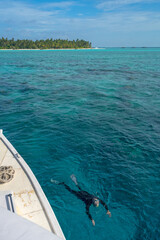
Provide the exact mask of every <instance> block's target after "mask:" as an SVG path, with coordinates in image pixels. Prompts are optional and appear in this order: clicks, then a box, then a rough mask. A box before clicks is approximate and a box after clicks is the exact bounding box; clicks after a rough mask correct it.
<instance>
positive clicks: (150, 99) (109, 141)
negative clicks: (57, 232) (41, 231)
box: [0, 49, 160, 240]
mask: <svg viewBox="0 0 160 240" xmlns="http://www.w3.org/2000/svg"><path fill="white" fill-rule="evenodd" d="M159 66H160V50H159V49H139V50H136V49H128V50H127V49H117V50H115V49H108V50H95V51H94V50H90V51H89V50H88V51H87V50H84V51H78V50H77V51H76V50H75V51H0V73H1V74H0V99H1V104H0V128H2V129H4V134H5V135H6V136H7V138H8V139H9V140H10V141H11V143H12V144H13V145H14V146H15V148H16V149H17V150H18V151H19V153H20V154H21V155H22V156H23V158H24V159H25V161H26V162H27V163H28V164H29V166H30V167H31V169H32V170H33V172H34V174H35V175H36V177H37V179H38V181H39V182H40V184H41V186H42V188H43V190H44V192H45V194H46V195H47V197H48V199H49V201H50V203H51V205H52V207H53V210H54V211H55V214H56V216H57V218H58V221H59V223H60V225H61V227H62V229H63V231H64V234H65V236H66V238H67V240H69V239H70V240H71V239H78V240H80V239H85V240H87V239H88V240H89V239H94V240H107V239H108V240H117V239H118V240H131V239H133V240H159V239H160V229H159V226H160V211H159V209H160V200H159V194H160V168H159V165H160V137H159V136H160V127H159V126H160V95H159V93H160V81H159V80H160V68H159ZM72 173H74V174H75V175H76V176H77V180H78V182H79V183H80V185H81V187H82V188H84V190H86V191H89V192H90V193H95V194H97V195H98V196H99V197H100V198H102V199H103V200H104V201H105V202H106V203H107V204H108V206H109V209H110V210H111V212H112V218H108V217H107V216H106V213H105V210H104V209H103V207H99V208H96V209H94V207H91V213H92V216H93V218H94V219H95V222H96V226H95V227H93V226H92V224H91V222H90V221H89V219H88V217H87V215H86V214H85V206H84V204H83V202H81V201H80V200H79V199H77V198H76V197H75V196H73V195H72V194H70V193H69V192H67V190H66V189H64V187H63V186H57V185H54V184H53V183H51V182H50V179H51V178H53V179H56V180H59V181H64V182H66V183H67V184H68V185H69V186H70V187H72V188H73V189H76V187H75V186H74V184H73V182H71V179H70V177H69V176H70V175H71V174H72Z"/></svg>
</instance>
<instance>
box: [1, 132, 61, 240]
mask: <svg viewBox="0 0 160 240" xmlns="http://www.w3.org/2000/svg"><path fill="white" fill-rule="evenodd" d="M0 166H12V167H13V169H14V171H15V173H14V177H13V179H12V180H11V181H10V182H8V183H3V184H0V192H2V191H4V192H12V194H13V200H14V205H15V209H16V213H17V214H18V215H20V216H22V217H24V218H26V219H28V220H29V221H32V222H34V223H36V224H38V225H39V226H41V227H43V228H45V229H47V230H48V231H51V232H54V233H56V234H57V235H59V236H60V237H62V238H63V239H65V238H64V235H63V233H62V230H61V228H60V226H59V223H58V221H57V219H56V217H55V215H54V213H53V211H52V209H51V207H50V205H49V203H48V201H47V199H46V197H45V195H44V193H43V191H42V189H41V187H40V185H39V183H38V181H37V180H36V178H35V176H34V174H33V173H32V171H31V170H30V168H29V167H28V165H27V164H26V163H25V161H24V160H23V158H22V157H21V156H20V155H19V154H18V153H17V151H16V150H15V149H14V148H13V146H12V145H11V144H10V142H9V141H8V140H7V139H6V138H5V137H4V135H3V134H2V132H0Z"/></svg>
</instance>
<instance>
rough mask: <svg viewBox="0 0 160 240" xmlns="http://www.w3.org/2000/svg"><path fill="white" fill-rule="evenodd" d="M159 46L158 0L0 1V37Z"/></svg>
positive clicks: (108, 44) (99, 44) (125, 45)
mask: <svg viewBox="0 0 160 240" xmlns="http://www.w3.org/2000/svg"><path fill="white" fill-rule="evenodd" d="M1 37H7V38H9V39H10V38H15V39H32V40H36V39H46V38H53V39H57V38H60V39H69V40H73V39H84V40H87V41H90V42H92V46H94V47H158V46H160V0H86V1H85V0H68V1H67V0H66V1H65V0H62V1H61V0H55V1H54V0H0V38H1Z"/></svg>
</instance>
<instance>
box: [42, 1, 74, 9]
mask: <svg viewBox="0 0 160 240" xmlns="http://www.w3.org/2000/svg"><path fill="white" fill-rule="evenodd" d="M74 5H76V2H74V1H68V2H52V3H45V4H44V5H43V7H44V8H49V7H51V8H60V9H65V8H68V7H71V6H74Z"/></svg>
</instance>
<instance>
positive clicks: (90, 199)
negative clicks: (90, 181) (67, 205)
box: [59, 175, 111, 226]
mask: <svg viewBox="0 0 160 240" xmlns="http://www.w3.org/2000/svg"><path fill="white" fill-rule="evenodd" d="M71 179H72V181H73V182H74V183H75V184H76V186H77V187H78V189H79V191H75V190H72V189H71V188H70V187H69V186H68V185H66V184H65V183H64V182H62V183H59V184H61V185H64V187H65V188H66V189H67V190H68V191H69V192H71V193H73V194H74V195H75V196H76V197H78V198H79V199H81V200H82V201H83V202H84V203H85V204H86V213H87V215H88V217H89V219H90V220H91V221H92V224H93V226H95V221H94V220H93V218H92V216H91V214H90V212H89V208H90V206H91V205H92V204H93V205H94V206H95V207H98V206H99V203H101V204H102V205H103V206H104V207H105V209H106V210H107V215H108V216H109V217H111V212H110V211H109V210H108V207H107V205H106V204H105V202H103V201H102V200H101V199H100V198H98V197H96V196H94V195H92V194H90V193H88V192H86V191H83V190H82V189H81V188H80V186H79V185H78V183H77V180H76V177H75V176H74V175H71Z"/></svg>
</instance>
